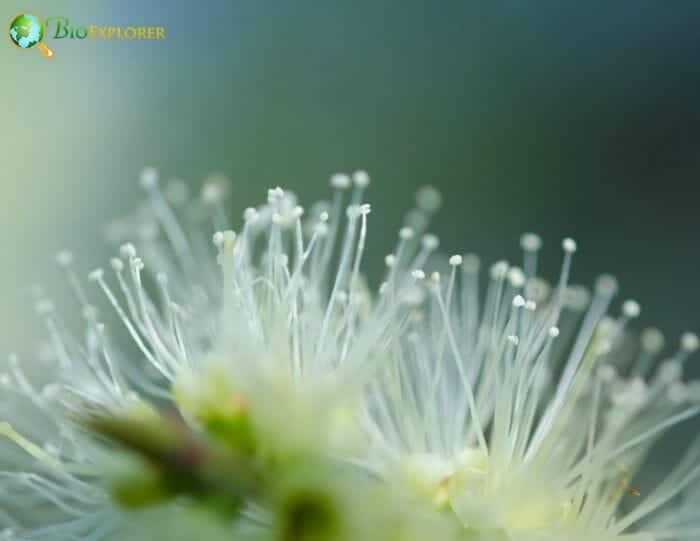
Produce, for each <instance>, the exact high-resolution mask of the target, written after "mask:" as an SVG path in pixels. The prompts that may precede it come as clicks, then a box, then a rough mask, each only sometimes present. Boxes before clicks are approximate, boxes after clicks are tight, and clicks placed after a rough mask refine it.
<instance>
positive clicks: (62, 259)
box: [56, 250, 73, 267]
mask: <svg viewBox="0 0 700 541" xmlns="http://www.w3.org/2000/svg"><path fill="white" fill-rule="evenodd" d="M56 263H58V264H59V265H60V266H61V267H68V266H70V265H71V264H72V263H73V254H72V252H70V251H69V250H61V251H60V252H58V253H57V254H56Z"/></svg>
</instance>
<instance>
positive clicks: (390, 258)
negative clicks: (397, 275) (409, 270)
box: [384, 254, 396, 268]
mask: <svg viewBox="0 0 700 541" xmlns="http://www.w3.org/2000/svg"><path fill="white" fill-rule="evenodd" d="M384 263H385V264H386V266H387V267H389V268H392V267H393V266H394V265H396V256H395V255H394V254H388V255H387V256H386V257H385V258H384Z"/></svg>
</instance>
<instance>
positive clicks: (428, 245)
mask: <svg viewBox="0 0 700 541" xmlns="http://www.w3.org/2000/svg"><path fill="white" fill-rule="evenodd" d="M421 243H422V244H423V248H425V249H426V250H435V249H436V248H437V247H438V246H440V239H438V238H437V236H435V235H433V234H432V233H426V234H425V235H423V238H422V239H421Z"/></svg>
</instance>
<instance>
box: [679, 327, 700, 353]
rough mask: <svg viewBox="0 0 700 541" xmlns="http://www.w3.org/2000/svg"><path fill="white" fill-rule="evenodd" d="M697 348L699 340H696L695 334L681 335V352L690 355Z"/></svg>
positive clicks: (699, 345) (699, 344)
mask: <svg viewBox="0 0 700 541" xmlns="http://www.w3.org/2000/svg"><path fill="white" fill-rule="evenodd" d="M699 347H700V338H698V335H697V334H695V333H693V332H686V333H683V335H682V336H681V348H682V349H683V351H687V352H688V353H692V352H694V351H697V349H698V348H699Z"/></svg>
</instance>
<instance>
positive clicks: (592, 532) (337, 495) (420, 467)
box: [0, 169, 700, 541]
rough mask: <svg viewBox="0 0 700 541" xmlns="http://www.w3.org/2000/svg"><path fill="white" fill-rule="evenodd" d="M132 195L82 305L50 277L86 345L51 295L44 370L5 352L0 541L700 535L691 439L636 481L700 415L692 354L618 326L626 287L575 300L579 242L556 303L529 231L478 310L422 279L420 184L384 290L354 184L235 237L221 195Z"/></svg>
mask: <svg viewBox="0 0 700 541" xmlns="http://www.w3.org/2000/svg"><path fill="white" fill-rule="evenodd" d="M141 181H142V185H143V187H144V188H145V189H146V192H147V194H148V205H147V206H145V207H144V208H141V209H138V210H137V211H136V212H135V213H134V214H133V215H131V216H129V217H127V218H125V219H123V220H120V221H118V222H115V223H113V224H111V225H110V226H109V228H108V236H109V237H110V238H112V239H113V240H117V241H119V242H120V243H121V246H120V248H119V254H118V257H115V258H114V259H113V260H112V261H111V262H110V267H111V271H110V272H109V273H108V272H106V271H105V270H103V269H96V270H94V271H92V272H91V273H90V274H89V282H91V283H92V285H93V288H92V289H91V290H89V293H88V289H87V288H86V285H85V284H84V283H83V281H82V280H80V279H79V278H78V276H77V274H76V271H75V269H74V265H73V257H72V254H71V253H69V252H61V253H60V254H59V256H58V258H57V259H58V263H59V265H60V266H61V267H62V268H63V269H64V271H65V272H66V275H67V279H68V284H69V285H70V287H71V288H72V290H73V292H74V294H75V297H76V300H77V302H78V303H79V305H80V307H81V311H82V315H83V317H84V319H85V329H84V331H83V333H82V335H81V337H77V336H74V335H73V334H72V333H71V332H70V331H69V329H68V325H67V324H65V323H64V322H63V321H62V320H61V318H60V317H59V314H58V311H57V310H55V309H54V307H53V304H52V303H51V302H50V301H49V300H48V299H47V298H46V297H45V296H44V295H43V294H42V293H41V292H37V299H36V307H37V312H38V313H39V315H40V317H41V318H42V320H43V321H44V323H45V325H46V329H47V334H48V338H49V343H50V352H51V354H50V355H49V356H47V358H48V361H49V364H48V365H47V367H46V369H45V370H42V371H41V372H40V373H37V374H32V377H30V375H29V373H30V371H31V370H30V367H29V365H26V366H25V364H24V363H22V362H20V361H19V359H18V358H17V356H15V355H13V356H11V358H10V359H9V362H8V366H7V371H6V372H3V373H2V375H0V384H2V386H3V393H2V395H1V396H0V435H2V436H5V439H4V441H3V442H2V443H0V445H1V447H0V468H2V470H1V471H0V503H1V504H2V505H1V506H0V528H4V530H0V531H2V532H3V533H2V534H0V539H8V540H9V539H26V540H34V539H35V540H39V539H52V540H56V539H59V540H60V539H66V540H68V539H91V540H99V539H140V538H141V539H148V538H153V537H164V536H165V537H168V538H172V539H174V538H176V537H177V536H178V535H180V536H182V537H183V538H191V537H192V536H193V535H198V536H199V537H202V538H205V539H219V538H221V539H228V538H236V539H239V538H240V539H258V540H262V539H280V540H283V541H292V540H318V541H322V540H348V541H350V540H356V539H362V540H365V539H376V540H389V539H391V540H403V539H405V540H413V539H415V540H419V539H420V540H422V539H425V538H426V537H428V536H431V537H432V538H434V539H445V540H450V539H461V540H480V541H500V540H511V541H555V540H556V541H561V540H569V541H584V540H586V541H588V540H591V539H596V540H600V541H617V540H619V541H647V540H657V541H662V540H677V541H690V540H692V539H697V536H698V535H700V522H699V521H698V518H697V516H696V513H695V506H696V505H697V503H698V498H699V497H700V481H699V480H698V477H700V440H697V441H695V442H694V443H691V444H690V445H689V450H688V452H687V454H686V458H685V459H683V460H682V461H680V462H679V463H678V464H677V465H676V467H675V468H674V469H673V471H672V472H671V473H669V474H668V475H667V477H666V478H665V480H663V481H661V482H659V483H658V484H657V486H656V487H655V488H654V489H652V490H651V491H650V492H649V493H648V494H643V495H640V494H639V491H638V490H637V489H635V488H633V487H634V486H635V479H636V478H637V477H638V476H639V475H641V473H643V472H644V467H645V463H646V460H647V457H648V456H649V454H650V452H651V449H652V447H653V446H654V444H655V443H656V442H657V441H658V440H659V439H660V438H661V437H662V435H663V433H664V432H665V431H666V430H668V429H669V428H671V427H673V426H675V425H678V424H679V423H681V422H683V421H685V420H686V419H689V418H691V417H693V416H694V415H696V414H697V413H698V412H700V386H699V385H698V384H697V383H695V382H690V383H684V382H683V381H682V372H683V365H684V363H685V362H686V359H687V358H688V356H689V355H690V354H691V353H692V352H693V351H695V350H696V349H697V348H698V338H697V337H696V336H695V335H694V334H691V333H686V334H685V335H683V336H682V338H681V344H680V347H679V348H678V349H677V351H676V352H675V353H673V354H672V356H671V357H670V358H669V359H667V360H664V361H663V362H661V363H657V360H658V359H657V358H658V356H659V355H660V353H661V351H662V349H663V337H662V336H661V334H660V333H659V332H658V331H656V330H653V329H652V330H647V331H644V332H643V333H642V334H641V336H640V337H638V338H637V337H636V335H635V334H634V331H632V330H630V329H628V328H627V327H628V323H629V321H630V320H632V319H634V318H635V317H637V316H638V314H639V311H640V307H639V305H638V304H637V303H636V302H635V301H626V302H624V303H623V304H622V308H621V312H620V314H619V315H618V316H615V317H609V316H607V315H606V314H607V312H608V308H609V306H610V304H611V303H612V301H613V297H614V296H615V294H616V292H617V285H616V282H615V280H614V279H613V278H612V277H610V276H602V277H601V278H600V279H599V280H598V282H597V283H596V285H595V287H594V289H593V291H592V293H589V292H588V291H587V290H585V289H584V288H582V287H580V286H572V285H570V284H569V274H570V269H571V263H572V258H573V254H574V253H575V252H576V243H575V242H574V241H573V240H571V239H565V240H564V242H563V251H564V259H563V264H562V270H561V274H560V276H559V278H558V281H557V282H556V283H555V284H554V285H553V286H550V285H549V284H548V283H547V282H545V281H544V280H543V279H542V278H540V277H538V274H537V253H538V251H539V250H540V248H541V241H540V239H539V237H537V236H536V235H533V234H526V235H524V236H523V237H522V240H521V245H522V248H523V252H524V261H523V265H522V268H520V267H516V266H511V265H509V264H508V263H506V262H504V261H501V262H497V263H496V264H494V265H493V266H492V267H491V268H490V269H489V271H488V286H487V288H486V291H485V298H484V300H483V301H482V300H481V299H480V294H481V287H480V276H479V267H480V264H479V260H478V258H477V257H476V256H474V255H471V254H470V255H464V256H463V255H453V256H452V257H450V258H449V261H448V264H447V265H446V266H445V267H446V268H444V269H440V270H434V271H433V269H432V268H431V265H433V263H432V262H431V258H432V256H433V255H434V254H435V252H436V250H437V248H438V240H437V238H436V237H434V236H432V235H430V234H423V233H424V230H425V228H426V227H427V223H428V221H429V217H430V215H431V214H432V212H434V211H435V210H436V208H437V207H438V206H439V203H440V198H439V195H438V194H437V192H436V191H434V190H432V189H426V190H423V191H422V192H421V193H420V194H419V198H418V208H416V209H414V210H412V211H410V212H409V214H408V215H407V219H408V222H409V223H410V226H406V227H404V228H403V229H401V231H400V232H399V239H398V244H397V246H396V247H395V249H394V250H393V251H392V253H391V254H390V255H388V256H387V257H386V264H387V272H386V276H385V280H384V281H383V282H382V284H381V286H380V287H379V288H378V291H377V292H372V290H371V289H370V287H369V286H368V285H367V282H366V281H365V279H364V277H363V275H362V273H361V269H362V258H363V255H364V251H365V245H366V241H367V234H368V222H369V219H370V218H369V216H370V206H369V205H368V204H367V203H365V202H364V199H363V197H364V190H365V188H366V187H367V185H368V184H369V176H368V175H367V174H366V173H364V172H362V171H359V172H356V173H354V174H353V175H352V176H349V175H342V174H339V175H335V176H333V177H332V179H331V185H332V186H333V188H334V197H333V201H332V202H331V203H320V204H317V205H314V206H313V207H312V208H311V209H309V210H308V211H305V210H304V209H303V208H302V207H300V206H298V204H297V201H296V197H295V196H294V195H293V194H292V193H291V192H288V191H284V190H282V189H280V188H275V189H272V190H269V192H268V199H267V202H266V203H265V204H263V205H261V206H259V207H257V208H253V207H251V208H248V209H247V210H246V211H245V213H244V217H243V224H242V226H241V227H240V228H239V230H238V231H237V232H234V231H233V230H231V229H229V227H228V225H227V223H226V222H227V218H226V213H225V211H224V208H223V199H224V196H225V193H226V189H225V184H223V183H222V181H221V179H219V178H215V179H210V181H209V182H207V183H206V184H205V187H204V189H203V191H202V196H201V197H200V198H198V199H195V200H189V199H188V197H187V194H186V190H185V189H184V184H182V183H177V182H174V183H171V184H169V185H167V186H166V187H165V188H164V189H161V188H160V187H159V183H158V176H157V172H156V171H155V170H152V169H146V170H144V171H143V173H142V178H141ZM348 191H350V192H351V195H350V196H349V203H348V202H346V201H345V199H346V198H347V196H345V193H346V192H348ZM212 231H216V232H214V233H213V235H212ZM209 239H211V241H213V246H212V242H211V241H210V240H209ZM98 295H99V296H101V297H102V299H101V300H100V297H99V296H98ZM98 305H99V306H100V308H99V309H98ZM105 305H106V306H107V307H108V309H107V310H104V309H103V308H102V306H105ZM102 314H104V316H103V315H102ZM114 315H116V319H117V321H115V322H112V324H110V331H112V330H113V329H115V330H116V329H117V328H118V327H121V328H123V330H124V332H125V334H126V336H127V337H128V340H121V339H118V338H116V339H115V334H116V335H117V336H118V335H119V332H116V333H113V332H110V333H108V332H107V326H106V325H105V324H104V323H103V317H104V318H107V319H109V318H112V319H114V317H113V316H114ZM114 323H117V324H116V325H115V324H114ZM657 364H658V366H657ZM185 516H187V517H189V518H188V520H189V522H186V523H185V522H181V520H182V519H183V517H185ZM174 524H177V526H175V527H174V526H173V525H174ZM187 528H190V529H189V530H188V529H187ZM193 532H194V533H193Z"/></svg>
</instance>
